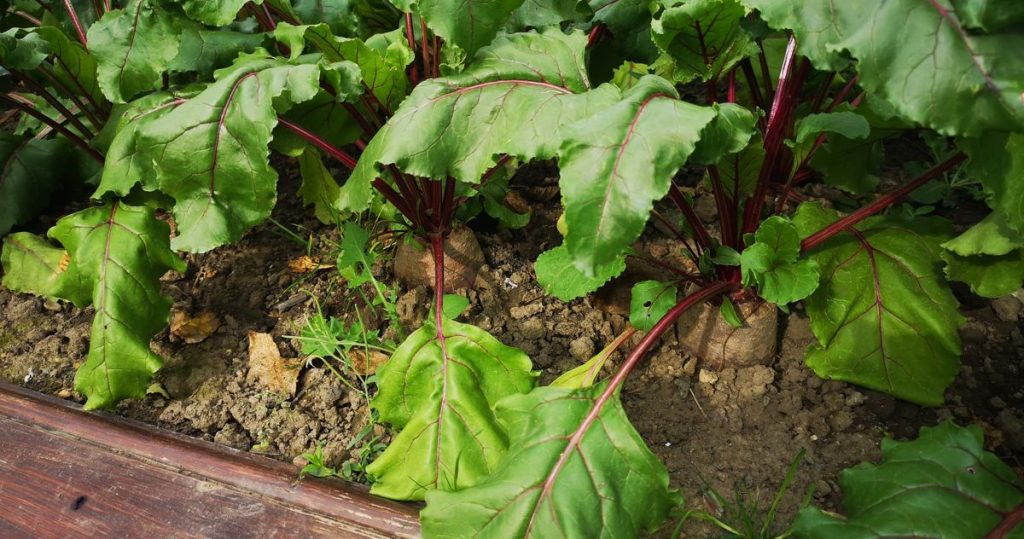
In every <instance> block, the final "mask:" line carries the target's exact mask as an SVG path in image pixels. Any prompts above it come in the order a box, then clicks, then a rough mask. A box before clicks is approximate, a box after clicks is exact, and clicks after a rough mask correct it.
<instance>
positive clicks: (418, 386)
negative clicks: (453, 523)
mask: <svg viewBox="0 0 1024 539" xmlns="http://www.w3.org/2000/svg"><path fill="white" fill-rule="evenodd" d="M443 333H444V335H443V338H439V336H438V335H437V333H436V329H435V327H434V325H433V324H432V323H431V324H427V325H425V326H424V327H422V328H420V329H419V330H418V331H416V332H414V333H413V334H412V335H410V336H409V338H407V339H406V340H405V342H403V343H402V345H401V346H399V347H398V349H397V350H395V353H394V355H392V356H391V359H390V360H388V362H387V363H385V364H384V365H383V366H382V367H381V368H380V369H379V370H378V371H377V375H378V379H379V380H378V387H379V388H380V390H379V391H378V393H377V395H376V396H375V397H374V399H373V402H372V403H371V404H372V406H373V408H374V409H376V410H377V411H378V412H379V413H380V419H381V421H384V422H386V423H390V424H391V425H392V426H394V427H395V428H396V429H400V430H401V432H399V433H398V435H396V436H395V437H394V439H392V441H391V445H389V446H388V448H387V450H386V451H385V452H384V453H383V454H382V455H381V456H380V457H378V458H377V460H375V461H373V463H372V464H371V465H370V466H369V467H368V468H367V470H366V471H367V473H369V474H370V475H372V476H373V477H374V478H376V482H375V483H374V484H373V487H372V490H371V492H373V493H374V494H377V495H379V496H384V497H387V498H395V499H400V500H421V499H423V495H424V493H426V491H428V490H434V489H441V490H458V489H463V488H466V487H468V486H471V485H473V484H475V483H477V482H478V481H480V480H482V479H484V478H485V477H487V476H489V475H490V474H491V473H492V472H493V471H494V469H495V466H496V465H497V464H498V462H499V461H500V460H501V457H502V456H503V455H504V453H505V449H506V448H507V447H508V438H507V436H506V434H505V430H504V429H503V428H502V427H501V425H500V424H499V423H498V420H497V418H496V417H495V415H494V411H493V407H494V405H495V403H497V402H498V401H499V400H500V399H502V398H504V397H506V396H508V395H512V394H515V393H525V392H528V391H530V389H532V388H533V384H534V374H533V373H532V372H530V367H531V363H530V358H528V357H527V356H526V354H524V353H522V352H521V351H519V350H517V349H515V348H511V347H509V346H505V345H503V344H501V343H500V342H498V340H497V339H495V338H494V337H492V336H491V335H490V334H488V333H487V332H486V331H484V330H482V329H480V328H477V327H475V326H471V325H468V324H460V323H458V322H454V321H452V320H447V319H446V320H444V322H443Z"/></svg>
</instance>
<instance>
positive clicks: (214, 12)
mask: <svg viewBox="0 0 1024 539" xmlns="http://www.w3.org/2000/svg"><path fill="white" fill-rule="evenodd" d="M173 1H174V2H177V3H178V4H181V7H182V9H184V10H185V13H186V14H187V15H188V16H189V17H192V18H193V19H195V20H197V21H199V22H201V23H205V24H209V25H212V26H225V25H227V24H229V23H231V22H232V21H234V20H235V17H236V16H237V15H238V11H239V10H241V9H242V6H244V5H245V4H246V3H247V2H249V1H251V2H252V3H253V4H262V3H263V0H173Z"/></svg>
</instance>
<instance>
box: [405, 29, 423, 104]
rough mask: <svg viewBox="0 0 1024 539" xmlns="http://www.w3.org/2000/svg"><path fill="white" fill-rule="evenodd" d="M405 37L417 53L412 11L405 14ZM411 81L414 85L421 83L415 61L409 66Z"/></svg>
mask: <svg viewBox="0 0 1024 539" xmlns="http://www.w3.org/2000/svg"><path fill="white" fill-rule="evenodd" d="M405 39H406V40H407V41H408V42H409V49H410V50H412V51H413V54H416V38H415V37H413V35H412V13H406V14H405ZM409 82H411V83H412V85H413V86H416V85H417V84H419V83H420V74H419V70H418V69H417V68H416V62H415V61H414V62H413V63H412V65H410V66H409Z"/></svg>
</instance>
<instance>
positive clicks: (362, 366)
mask: <svg viewBox="0 0 1024 539" xmlns="http://www.w3.org/2000/svg"><path fill="white" fill-rule="evenodd" d="M348 358H349V359H350V360H351V361H352V372H354V373H356V374H358V375H359V376H370V375H372V374H373V373H375V372H377V368H378V367H380V366H381V365H383V364H384V363H385V362H386V361H387V360H388V359H390V358H391V356H389V355H387V354H385V353H384V352H381V351H379V350H370V353H369V354H366V353H364V352H363V351H362V350H352V351H350V352H349V353H348Z"/></svg>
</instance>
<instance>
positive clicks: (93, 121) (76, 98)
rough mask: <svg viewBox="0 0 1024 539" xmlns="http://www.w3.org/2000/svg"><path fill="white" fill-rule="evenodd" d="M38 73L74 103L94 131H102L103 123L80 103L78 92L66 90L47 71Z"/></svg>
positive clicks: (66, 87) (80, 97)
mask: <svg viewBox="0 0 1024 539" xmlns="http://www.w3.org/2000/svg"><path fill="white" fill-rule="evenodd" d="M39 72H40V73H42V74H43V76H44V77H46V79H47V80H48V81H50V84H52V85H54V86H55V87H57V88H59V89H60V91H61V92H63V93H64V97H67V98H69V99H71V101H73V102H74V103H75V106H76V107H78V110H80V111H82V114H85V117H86V118H88V119H89V123H91V124H92V126H93V128H94V129H96V130H97V131H98V130H100V129H103V122H101V121H100V120H99V118H98V117H97V116H96V115H95V114H93V111H92V110H90V108H89V107H87V106H86V104H85V102H84V101H82V96H81V95H79V94H78V92H74V91H72V90H71V88H68V86H67V85H66V84H64V83H63V82H62V81H61V80H60V79H58V78H57V77H56V75H54V74H53V72H51V71H50V70H49V69H40V70H39ZM68 75H69V76H70V73H69V74H68Z"/></svg>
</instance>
